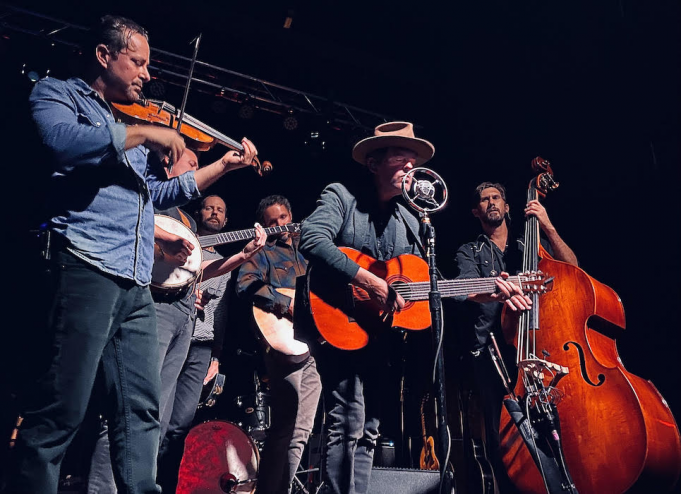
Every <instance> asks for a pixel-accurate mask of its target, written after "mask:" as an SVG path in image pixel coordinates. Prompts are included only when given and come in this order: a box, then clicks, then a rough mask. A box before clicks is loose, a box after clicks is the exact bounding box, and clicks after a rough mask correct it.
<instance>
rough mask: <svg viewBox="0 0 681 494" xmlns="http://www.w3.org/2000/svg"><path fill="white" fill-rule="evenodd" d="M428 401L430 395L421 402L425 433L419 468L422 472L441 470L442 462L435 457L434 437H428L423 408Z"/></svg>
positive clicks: (423, 430)
mask: <svg viewBox="0 0 681 494" xmlns="http://www.w3.org/2000/svg"><path fill="white" fill-rule="evenodd" d="M426 401H428V393H426V395H425V396H424V397H423V399H422V400H421V431H422V433H423V448H421V457H420V458H419V466H420V467H421V470H439V469H440V461H439V460H438V459H437V456H436V455H435V441H434V440H433V436H427V435H426V416H425V415H424V413H423V406H424V405H425V404H426Z"/></svg>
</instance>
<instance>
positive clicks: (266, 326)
mask: <svg viewBox="0 0 681 494" xmlns="http://www.w3.org/2000/svg"><path fill="white" fill-rule="evenodd" d="M275 290H276V291H278V292H279V293H281V294H282V295H286V296H287V297H291V303H293V299H294V296H295V290H294V289H293V288H276V289H275ZM253 318H254V319H255V324H256V326H257V328H258V331H259V336H260V340H261V341H262V342H263V343H264V344H265V345H266V346H267V347H269V348H271V349H272V350H276V351H278V352H280V353H282V354H283V355H284V356H286V357H289V358H288V359H287V360H288V361H291V362H292V363H297V361H300V360H302V359H303V358H304V356H306V355H307V353H308V352H309V350H310V349H309V347H308V346H307V344H306V343H303V342H302V341H298V340H296V338H295V334H294V331H293V321H292V320H291V317H290V316H289V315H288V314H287V315H284V316H283V317H279V316H277V315H276V314H273V313H271V312H266V311H264V310H262V309H260V308H258V307H256V306H253Z"/></svg>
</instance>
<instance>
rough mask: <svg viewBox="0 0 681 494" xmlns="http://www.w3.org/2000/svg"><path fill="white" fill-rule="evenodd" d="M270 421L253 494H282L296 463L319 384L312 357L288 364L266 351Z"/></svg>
mask: <svg viewBox="0 0 681 494" xmlns="http://www.w3.org/2000/svg"><path fill="white" fill-rule="evenodd" d="M265 365H266V366H267V371H268V374H269V378H270V393H271V401H270V403H271V409H272V413H271V416H272V424H271V427H270V429H269V431H268V432H267V439H266V441H265V448H264V450H263V454H262V461H261V462H260V469H259V473H258V485H257V489H256V493H257V494H285V493H287V492H289V489H290V485H291V482H292V481H293V477H294V475H295V473H296V471H297V470H298V465H300V459H301V457H302V455H303V450H304V449H305V445H306V444H307V440H308V438H309V437H310V432H311V431H312V427H313V426H314V419H315V415H316V413H317V406H318V404H319V397H320V395H321V392H322V383H321V380H320V378H319V374H318V373H317V364H316V362H315V359H314V357H309V358H308V359H307V360H306V361H305V362H302V363H301V364H298V365H295V366H292V365H285V364H281V363H279V362H277V361H276V360H275V359H274V358H272V356H271V355H270V354H269V353H268V354H266V355H265Z"/></svg>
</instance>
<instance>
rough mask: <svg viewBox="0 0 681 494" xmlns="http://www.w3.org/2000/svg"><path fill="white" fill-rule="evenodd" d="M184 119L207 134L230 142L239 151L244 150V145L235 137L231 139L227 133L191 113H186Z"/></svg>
mask: <svg viewBox="0 0 681 494" xmlns="http://www.w3.org/2000/svg"><path fill="white" fill-rule="evenodd" d="M184 121H185V122H186V123H190V124H191V125H193V126H194V127H196V128H197V129H199V130H200V131H202V132H205V133H206V134H208V135H210V136H211V137H214V138H216V139H220V140H221V141H224V142H225V143H226V144H228V145H229V146H231V147H235V148H236V149H237V150H239V151H243V146H242V145H241V144H240V143H238V142H236V141H235V140H234V139H230V138H229V137H227V136H226V135H224V134H222V133H220V132H218V131H217V130H215V129H214V128H212V127H210V126H209V125H206V124H205V123H203V122H201V121H200V120H197V119H195V118H194V117H192V116H191V115H188V114H186V113H185V115H184Z"/></svg>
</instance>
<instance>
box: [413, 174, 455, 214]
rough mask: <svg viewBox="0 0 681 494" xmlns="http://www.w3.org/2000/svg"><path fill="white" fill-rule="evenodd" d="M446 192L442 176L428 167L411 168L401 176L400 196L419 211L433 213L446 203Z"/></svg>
mask: <svg viewBox="0 0 681 494" xmlns="http://www.w3.org/2000/svg"><path fill="white" fill-rule="evenodd" d="M417 174H419V175H417ZM417 177H419V178H417ZM421 177H423V178H421ZM408 184H409V185H410V186H409V187H407V185H408ZM447 194H448V193H447V185H446V184H445V182H444V180H442V177H440V175H438V174H437V173H435V172H434V171H433V170H430V169H428V168H412V169H411V170H409V171H408V172H407V173H406V174H405V175H404V177H402V197H404V199H405V200H406V201H407V203H408V204H409V206H410V207H411V208H412V209H415V210H416V211H418V212H419V213H425V214H428V213H434V212H435V211H439V210H440V209H442V208H443V207H444V206H445V204H446V203H447ZM416 201H419V202H418V203H417V202H416Z"/></svg>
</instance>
